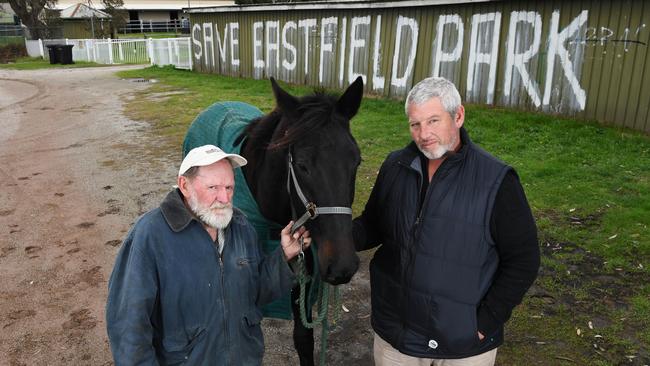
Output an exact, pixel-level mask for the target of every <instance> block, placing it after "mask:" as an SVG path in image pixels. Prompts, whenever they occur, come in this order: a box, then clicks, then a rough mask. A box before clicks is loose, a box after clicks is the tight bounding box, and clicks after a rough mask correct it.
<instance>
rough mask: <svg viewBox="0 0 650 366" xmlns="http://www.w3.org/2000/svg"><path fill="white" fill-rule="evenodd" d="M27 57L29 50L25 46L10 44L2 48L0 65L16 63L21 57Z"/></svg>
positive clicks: (0, 48) (0, 50)
mask: <svg viewBox="0 0 650 366" xmlns="http://www.w3.org/2000/svg"><path fill="white" fill-rule="evenodd" d="M25 56H27V49H26V48H25V45H23V44H16V43H10V44H8V45H4V46H0V63H1V64H6V63H9V62H13V61H16V59H17V58H19V57H25Z"/></svg>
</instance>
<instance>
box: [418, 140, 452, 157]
mask: <svg viewBox="0 0 650 366" xmlns="http://www.w3.org/2000/svg"><path fill="white" fill-rule="evenodd" d="M455 146H456V138H452V139H451V141H449V143H448V144H440V143H438V144H436V148H435V150H433V151H429V150H425V149H423V148H422V147H421V146H420V145H417V147H418V149H419V150H420V151H421V152H422V154H424V156H426V157H427V159H429V160H436V159H440V158H442V157H443V156H445V155H446V154H447V153H448V152H450V151H454V147H455Z"/></svg>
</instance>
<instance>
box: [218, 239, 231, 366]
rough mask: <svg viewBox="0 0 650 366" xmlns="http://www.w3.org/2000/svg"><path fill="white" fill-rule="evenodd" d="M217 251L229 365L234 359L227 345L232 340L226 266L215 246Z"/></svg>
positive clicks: (227, 362) (227, 361) (227, 363)
mask: <svg viewBox="0 0 650 366" xmlns="http://www.w3.org/2000/svg"><path fill="white" fill-rule="evenodd" d="M225 250H226V249H225V248H224V251H225ZM215 252H216V254H217V258H219V272H220V273H221V276H220V277H221V278H220V281H221V303H222V304H223V306H222V309H223V329H224V334H225V338H226V343H225V344H226V365H229V364H231V362H230V361H231V359H232V357H231V356H232V355H231V354H230V347H228V346H227V345H228V344H230V340H229V338H230V337H229V334H228V309H227V307H226V298H227V296H226V286H225V281H224V277H225V271H224V268H223V258H222V256H221V254H219V250H218V249H217V248H215ZM222 253H223V252H222Z"/></svg>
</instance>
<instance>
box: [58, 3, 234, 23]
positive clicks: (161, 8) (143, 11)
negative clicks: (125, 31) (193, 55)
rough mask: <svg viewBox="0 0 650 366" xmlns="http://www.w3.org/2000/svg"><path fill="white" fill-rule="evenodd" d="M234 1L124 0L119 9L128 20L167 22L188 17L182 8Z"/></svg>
mask: <svg viewBox="0 0 650 366" xmlns="http://www.w3.org/2000/svg"><path fill="white" fill-rule="evenodd" d="M82 1H83V0H82ZM79 2H80V0H58V1H57V3H56V5H55V6H54V9H58V10H63V9H65V8H67V7H70V6H72V5H76V4H77V3H79ZM234 3H235V2H234V1H232V0H221V1H220V0H124V6H123V7H122V8H121V9H124V10H125V11H127V12H128V14H129V16H128V19H127V20H130V21H140V20H141V21H143V22H168V21H173V20H177V19H182V18H188V17H187V16H186V15H183V11H182V9H183V8H198V7H206V6H227V5H234ZM92 6H93V7H94V8H96V9H102V8H103V6H102V3H101V1H99V0H95V1H93V3H92Z"/></svg>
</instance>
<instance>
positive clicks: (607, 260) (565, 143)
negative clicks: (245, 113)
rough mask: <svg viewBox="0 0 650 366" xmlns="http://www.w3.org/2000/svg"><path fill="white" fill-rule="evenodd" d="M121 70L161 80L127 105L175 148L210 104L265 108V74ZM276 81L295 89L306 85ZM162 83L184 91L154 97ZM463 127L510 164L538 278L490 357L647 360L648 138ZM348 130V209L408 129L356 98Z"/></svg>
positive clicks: (532, 124) (482, 114)
mask: <svg viewBox="0 0 650 366" xmlns="http://www.w3.org/2000/svg"><path fill="white" fill-rule="evenodd" d="M120 76H122V77H144V78H155V79H158V80H160V83H157V84H153V85H152V87H151V88H149V89H148V90H145V91H143V92H141V93H140V94H139V95H136V97H135V98H134V99H133V100H132V101H130V102H129V103H128V104H127V106H126V111H127V113H128V114H129V116H131V117H132V118H135V119H140V120H146V121H150V122H152V126H153V131H154V132H155V133H156V134H160V135H164V136H167V137H168V141H169V143H170V144H173V145H174V146H180V144H181V143H182V139H183V137H184V134H185V131H186V130H187V127H188V126H189V124H190V123H191V121H192V120H193V119H194V117H196V115H197V114H198V113H199V112H200V111H201V110H203V109H204V108H206V107H208V106H209V105H210V104H212V103H214V102H216V101H225V100H239V101H245V102H248V103H251V104H253V105H255V106H257V107H259V108H260V109H261V110H262V111H264V112H268V111H270V110H271V109H272V108H273V105H274V101H273V98H272V93H271V90H270V84H269V82H268V81H265V80H250V79H238V78H229V77H223V76H217V75H205V74H198V73H193V72H189V71H179V70H174V69H172V68H156V67H153V68H147V69H142V70H132V71H126V72H121V73H120ZM283 85H284V84H283ZM285 86H286V85H285ZM286 88H287V90H289V91H290V92H291V93H293V94H296V95H302V94H304V93H307V92H308V91H310V88H308V87H300V86H286ZM170 91H174V92H178V91H181V92H183V94H174V95H166V94H165V93H167V92H170ZM465 126H466V128H467V130H468V132H469V134H470V136H471V137H472V139H473V140H474V142H476V143H477V144H479V145H480V146H482V147H483V148H485V149H486V150H487V151H490V152H491V153H492V154H494V155H495V156H497V157H499V158H500V159H502V160H504V161H506V162H507V163H508V164H510V165H512V166H513V167H515V168H516V170H517V172H518V174H519V176H520V178H521V181H522V183H523V185H524V188H525V190H526V194H527V197H528V200H529V202H530V205H531V207H532V209H533V213H534V215H535V217H536V220H537V225H538V229H539V237H540V245H541V248H542V252H543V258H542V268H541V270H540V276H539V278H538V281H537V282H536V284H535V286H534V287H533V288H532V289H531V291H530V294H529V296H527V297H526V299H525V301H524V303H523V304H522V305H521V306H520V307H518V308H517V309H515V312H514V313H513V317H512V319H511V321H510V322H509V323H508V325H507V329H506V332H507V340H506V343H505V345H504V346H502V347H501V350H500V351H499V358H498V360H499V364H500V365H520V364H526V363H531V362H532V363H534V364H539V365H564V364H579V365H592V364H593V365H617V364H628V358H627V356H635V358H634V359H633V360H634V362H645V364H647V363H648V362H650V331H649V329H650V300H649V299H650V285H648V278H650V276H648V275H649V274H650V271H649V270H648V268H650V229H649V226H650V137H649V136H648V135H645V134H642V133H639V132H634V131H630V130H624V129H620V128H612V127H604V126H602V125H598V124H596V123H591V122H584V121H576V120H572V119H567V118H560V117H557V116H550V115H544V114H536V113H526V112H518V111H513V110H507V109H502V108H490V107H483V106H472V105H469V106H467V113H466V121H465ZM351 128H352V132H353V135H354V136H355V138H356V139H357V142H358V144H359V147H360V148H361V152H362V158H363V162H362V165H361V166H360V169H359V172H358V175H357V187H356V192H357V193H356V200H355V203H354V207H353V210H354V211H355V213H356V214H358V213H360V212H361V210H362V209H363V204H364V203H365V201H366V200H367V198H368V195H369V193H370V190H371V187H372V185H373V184H374V180H375V177H376V174H377V171H378V169H379V166H380V164H381V162H382V161H383V160H384V158H385V157H386V155H387V154H388V153H389V152H390V151H392V150H395V149H398V148H401V147H403V146H404V145H406V144H407V143H408V142H409V141H410V137H409V133H408V128H407V125H406V119H405V116H404V108H403V103H402V102H401V101H396V100H384V99H377V98H370V97H368V98H364V100H363V102H362V106H361V108H360V111H359V114H358V115H357V116H356V117H355V118H354V119H353V120H352V124H351ZM589 322H592V328H593V329H592V328H590V327H589V326H588V324H589ZM577 329H581V334H580V335H578V334H577ZM594 344H595V345H596V346H594ZM643 360H645V361H643ZM631 364H635V363H631ZM638 364H644V363H638Z"/></svg>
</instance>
